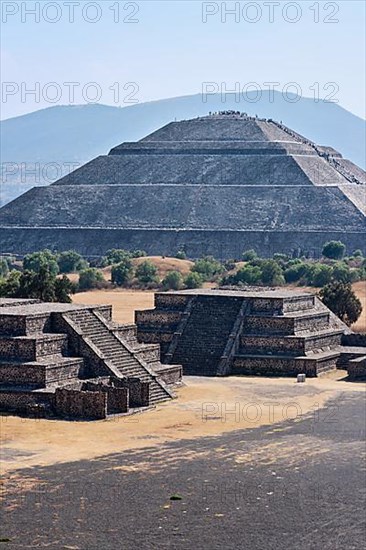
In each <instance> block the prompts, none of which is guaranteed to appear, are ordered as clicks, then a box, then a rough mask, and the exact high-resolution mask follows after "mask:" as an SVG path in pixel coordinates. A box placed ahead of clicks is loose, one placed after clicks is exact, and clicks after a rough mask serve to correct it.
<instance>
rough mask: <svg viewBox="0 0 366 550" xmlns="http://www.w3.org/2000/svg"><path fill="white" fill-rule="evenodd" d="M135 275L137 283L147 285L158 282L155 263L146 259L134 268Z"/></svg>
mask: <svg viewBox="0 0 366 550" xmlns="http://www.w3.org/2000/svg"><path fill="white" fill-rule="evenodd" d="M136 277H137V280H138V282H139V283H141V284H143V285H147V284H149V283H157V282H158V270H157V268H156V267H155V265H154V264H153V263H151V262H149V261H148V260H146V261H145V262H142V263H141V264H140V265H139V266H138V267H137V269H136Z"/></svg>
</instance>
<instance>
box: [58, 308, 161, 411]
mask: <svg viewBox="0 0 366 550" xmlns="http://www.w3.org/2000/svg"><path fill="white" fill-rule="evenodd" d="M67 316H68V317H70V319H71V320H72V321H73V323H74V324H75V325H77V326H78V328H79V329H80V330H81V331H82V334H83V336H84V337H86V338H88V339H90V341H91V342H92V344H93V345H94V346H95V347H96V348H98V350H99V351H100V352H101V354H102V355H103V356H104V357H105V359H106V360H107V361H110V362H111V363H112V364H113V365H114V366H115V367H116V368H117V369H118V371H119V372H120V373H121V374H122V375H123V376H126V377H131V378H139V379H140V380H141V381H142V382H149V383H150V402H151V403H152V404H154V403H158V402H160V401H163V400H165V399H168V398H170V397H172V394H171V393H170V391H169V390H168V389H167V388H166V387H165V385H163V384H162V383H161V382H160V381H159V380H158V379H157V377H156V376H154V375H153V373H152V372H150V370H149V369H148V368H147V367H145V366H144V365H143V364H142V362H141V361H140V360H139V359H138V358H137V357H136V356H135V354H134V352H133V351H132V350H131V349H129V347H128V346H127V344H125V343H124V342H122V340H121V339H120V338H119V337H118V336H117V335H116V334H114V333H113V331H112V330H111V328H110V327H109V326H108V324H107V321H106V320H105V319H104V318H103V317H102V316H100V315H99V314H98V313H97V312H95V311H92V310H86V309H85V310H80V311H75V312H72V313H68V314H67Z"/></svg>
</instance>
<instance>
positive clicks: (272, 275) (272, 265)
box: [261, 260, 285, 286]
mask: <svg viewBox="0 0 366 550" xmlns="http://www.w3.org/2000/svg"><path fill="white" fill-rule="evenodd" d="M261 271H262V277H261V278H262V283H263V284H265V285H274V286H281V285H284V284H285V278H284V276H283V271H282V269H281V267H280V266H279V265H278V263H277V262H276V261H275V260H266V261H265V262H264V263H263V265H262V267H261Z"/></svg>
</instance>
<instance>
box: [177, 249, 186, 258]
mask: <svg viewBox="0 0 366 550" xmlns="http://www.w3.org/2000/svg"><path fill="white" fill-rule="evenodd" d="M175 257H176V258H177V260H185V259H186V258H187V254H186V253H185V252H184V250H178V252H177V253H176V255H175Z"/></svg>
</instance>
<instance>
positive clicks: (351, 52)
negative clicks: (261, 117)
mask: <svg viewBox="0 0 366 550" xmlns="http://www.w3.org/2000/svg"><path fill="white" fill-rule="evenodd" d="M70 4H73V5H70ZM221 5H223V6H224V7H223V9H221ZM225 6H226V9H227V10H230V9H233V8H235V9H237V10H238V9H239V11H237V12H236V16H235V15H227V20H226V22H225ZM1 8H2V41H1V61H2V75H1V76H2V80H3V89H2V92H3V93H2V102H1V111H2V113H1V118H3V119H4V118H9V117H12V116H17V115H20V114H23V113H27V112H31V111H34V110H37V109H40V108H43V107H47V106H50V105H53V104H56V105H57V104H68V103H76V104H79V103H85V102H87V101H92V100H93V98H94V97H97V99H98V100H99V102H100V103H104V104H109V105H128V104H131V103H128V102H129V101H130V102H131V101H133V100H135V101H136V100H137V101H140V102H141V101H149V100H155V99H160V98H166V97H172V96H179V95H186V94H193V93H199V92H200V91H201V89H202V83H203V82H216V83H217V86H218V87H219V88H220V87H221V83H223V82H224V83H226V86H227V89H232V88H234V87H235V83H238V84H237V85H236V86H238V85H239V86H240V89H244V90H246V89H249V88H248V87H247V86H248V83H250V82H255V83H256V85H259V86H261V87H264V88H266V85H265V83H267V82H277V83H279V84H278V85H276V89H278V90H281V89H282V88H283V87H284V86H287V85H288V83H290V82H295V83H297V90H298V91H301V92H302V95H304V96H307V97H313V95H314V94H316V95H318V92H317V89H318V88H319V92H320V96H321V97H324V96H326V95H327V94H332V97H334V98H335V99H338V100H339V104H340V105H342V106H343V107H345V108H346V109H348V110H350V111H352V112H353V113H355V114H357V115H359V116H363V117H364V116H365V101H364V96H365V2H364V1H348V0H347V1H341V2H314V1H310V2H307V1H301V2H221V1H220V2H200V1H197V0H194V1H187V0H185V1H172V0H167V1H156V2H155V1H151V0H149V1H137V2H117V1H113V0H112V1H109V0H105V1H102V2H87V1H86V2H84V1H79V2H76V1H75V2H66V1H65V2H64V1H58V2H48V1H44V2H7V1H5V0H3V1H2V3H1ZM32 9H36V11H38V12H39V19H40V20H39V22H36V21H35V15H32V14H31V13H27V10H32ZM72 10H74V15H73V18H74V21H73V22H70V19H71V18H72V17H71V16H72ZM13 12H14V13H13ZM216 12H217V13H216ZM205 13H207V16H206V20H207V21H206V22H204V21H203V20H204V19H205V17H204V15H205ZM37 17H38V15H37ZM235 18H236V21H235ZM124 19H127V21H124ZM92 20H96V22H94V23H92V22H91V21H92ZM131 20H135V21H136V22H128V21H131ZM271 20H272V22H271ZM317 20H319V22H316V21H317ZM51 21H54V22H51ZM291 21H292V22H291ZM327 21H328V22H327ZM331 21H332V22H331ZM335 21H337V22H335ZM50 82H54V83H55V84H54V85H49V83H50ZM67 82H73V83H80V86H77V85H76V84H73V85H67V84H65V83H67ZM90 82H95V83H96V86H91V85H88V83H90ZM37 83H39V84H37ZM129 83H134V84H129ZM316 83H317V84H316ZM329 83H333V84H329ZM126 85H127V86H126ZM73 86H74V97H72V93H71V88H72V87H73ZM124 86H126V89H125V90H124ZM267 86H268V85H267ZM327 86H328V87H327ZM37 87H39V88H37ZM110 88H112V89H110ZM30 89H36V97H35V96H34V95H29V94H27V93H26V92H27V90H30ZM82 90H83V91H82ZM224 90H225V89H224V88H223V91H224ZM289 90H290V91H295V88H294V87H292V88H289ZM4 92H6V93H4ZM118 92H119V93H118ZM118 95H119V97H118ZM53 100H54V103H52V101H53Z"/></svg>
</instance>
